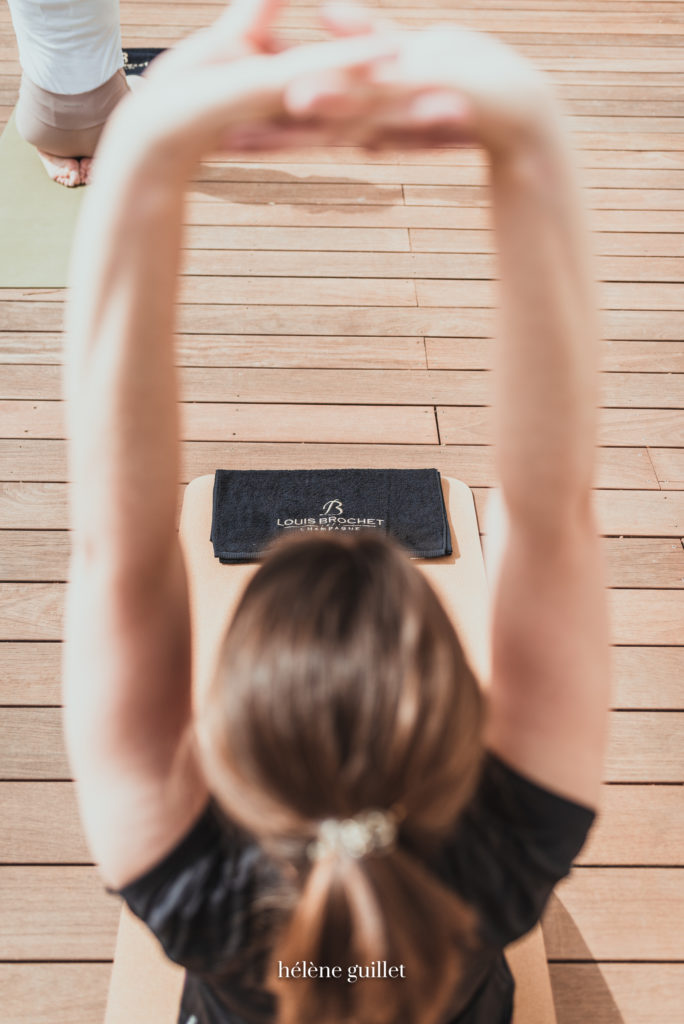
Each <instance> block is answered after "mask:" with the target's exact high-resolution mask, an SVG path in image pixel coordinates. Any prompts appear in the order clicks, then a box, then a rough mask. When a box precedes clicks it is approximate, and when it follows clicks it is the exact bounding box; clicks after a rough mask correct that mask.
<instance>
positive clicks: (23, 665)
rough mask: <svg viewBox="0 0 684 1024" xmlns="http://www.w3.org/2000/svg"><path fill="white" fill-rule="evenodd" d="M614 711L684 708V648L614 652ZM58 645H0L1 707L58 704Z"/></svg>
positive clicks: (50, 642)
mask: <svg viewBox="0 0 684 1024" xmlns="http://www.w3.org/2000/svg"><path fill="white" fill-rule="evenodd" d="M612 660H613V684H614V689H613V707H615V708H616V709H630V710H639V709H642V710H658V709H661V710H681V709H682V708H684V647H639V646H625V647H615V648H613V652H612ZM60 673H61V645H60V643H59V642H58V641H46V642H43V643H35V642H30V641H29V642H23V643H16V642H12V641H11V640H9V641H4V642H1V643H0V705H2V704H6V705H16V704H18V705H58V704H59V703H60V700H61V695H60Z"/></svg>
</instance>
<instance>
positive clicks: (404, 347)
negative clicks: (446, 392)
mask: <svg viewBox="0 0 684 1024" xmlns="http://www.w3.org/2000/svg"><path fill="white" fill-rule="evenodd" d="M63 347H64V341H63V338H62V336H61V335H59V334H56V333H54V332H49V331H48V332H45V333H40V332H38V331H5V332H0V363H3V364H5V365H6V364H8V363H23V364H36V363H41V364H54V363H56V364H61V362H62V349H63ZM671 347H674V346H671ZM175 352H176V362H177V364H178V365H180V366H212V367H216V366H232V367H238V366H254V367H257V366H262V367H290V368H293V367H298V368H302V369H316V368H318V369H326V368H327V369H332V368H352V367H353V368H354V369H355V370H359V369H360V370H364V369H389V370H416V369H419V370H423V369H426V360H425V347H424V343H423V339H422V338H421V337H416V338H411V337H396V336H395V337H393V338H379V337H377V336H376V337H371V336H366V337H364V336H360V337H345V336H338V337H335V336H333V337H300V336H298V335H290V336H288V335H283V336H281V337H274V336H273V335H269V334H264V335H234V334H222V335H219V334H206V335H202V334H192V335H189V334H179V335H177V337H176V340H175ZM682 365H683V367H684V359H682ZM669 368H672V369H677V367H676V366H675V367H668V369H669ZM4 372H5V371H4V370H3V375H4Z"/></svg>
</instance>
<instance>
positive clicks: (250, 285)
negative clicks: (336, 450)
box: [4, 193, 684, 312]
mask: <svg viewBox="0 0 684 1024" xmlns="http://www.w3.org/2000/svg"><path fill="white" fill-rule="evenodd" d="M683 194H684V193H683ZM285 267H286V264H285V263H283V268H285ZM414 289H415V292H414ZM4 291H5V293H6V299H7V301H9V302H11V301H25V300H26V299H29V298H30V295H31V293H30V291H29V290H27V289H19V288H15V289H10V288H7V289H4ZM416 294H417V296H418V303H417V304H418V305H419V306H421V307H424V308H429V307H437V308H442V309H451V308H453V307H459V308H461V307H464V306H468V307H470V308H475V309H479V308H484V309H489V308H493V307H495V306H496V304H497V301H498V286H497V284H496V283H495V282H493V281H488V280H479V279H476V280H470V279H468V278H465V279H464V278H455V279H453V280H445V279H440V278H436V279H433V280H423V279H415V280H410V279H395V278H392V277H383V278H358V279H357V278H332V277H331V278H329V277H325V276H324V277H312V278H306V277H279V276H277V277H217V276H209V275H205V276H202V275H198V276H186V277H182V278H181V279H180V287H179V299H180V302H181V304H184V305H185V306H186V307H188V308H189V309H192V308H193V306H206V305H213V304H220V305H222V306H232V305H243V304H245V303H248V304H250V305H253V306H262V305H270V304H272V303H274V302H275V303H277V304H278V305H280V306H286V307H287V306H301V305H309V306H312V307H316V306H334V307H340V306H345V305H348V306H353V307H357V306H358V305H359V304H361V305H363V306H368V307H377V306H391V307H399V308H401V307H402V306H408V307H411V306H415V305H416ZM41 298H42V299H43V300H44V301H46V302H50V301H54V302H57V303H60V305H61V304H62V302H63V291H62V290H61V289H59V290H54V291H47V290H46V291H44V292H43V293H42V296H41ZM599 300H600V306H601V309H603V310H660V311H661V312H665V311H667V310H681V309H683V308H684V284H679V283H672V282H667V281H666V282H652V281H633V282H628V283H624V282H619V281H618V282H611V281H609V282H604V283H603V284H602V285H601V286H600V288H599Z"/></svg>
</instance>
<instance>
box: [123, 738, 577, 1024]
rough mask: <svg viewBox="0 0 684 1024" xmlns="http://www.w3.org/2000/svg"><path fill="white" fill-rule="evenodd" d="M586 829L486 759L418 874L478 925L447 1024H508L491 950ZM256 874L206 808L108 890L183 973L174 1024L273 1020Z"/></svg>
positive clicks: (519, 930)
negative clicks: (172, 842) (468, 983)
mask: <svg viewBox="0 0 684 1024" xmlns="http://www.w3.org/2000/svg"><path fill="white" fill-rule="evenodd" d="M594 818H595V814H594V812H593V811H592V810H590V809H589V808H587V807H584V806H582V805H580V804H577V803H574V802H573V801H571V800H567V799H566V798H564V797H561V796H558V795H557V794H555V793H553V792H551V791H550V790H547V789H545V788H543V787H541V786H539V785H537V784H536V783H534V782H532V781H531V780H529V779H527V778H525V777H524V776H522V775H520V774H519V773H518V772H516V771H514V770H513V769H512V768H510V767H509V766H508V765H506V764H505V763H504V762H503V761H502V760H500V759H499V758H497V757H495V756H494V755H493V754H487V755H486V757H485V760H484V765H483V771H482V775H481V779H480V783H479V785H478V788H477V790H476V793H475V795H474V797H473V799H472V801H471V802H470V804H469V805H468V807H467V808H466V809H465V811H464V812H463V814H462V815H461V818H460V819H459V822H458V824H457V826H456V827H455V828H454V831H453V834H452V835H451V836H450V838H449V839H448V841H447V842H445V843H444V844H443V845H442V847H441V849H440V851H439V853H438V855H437V856H436V858H435V859H434V863H431V865H430V866H431V868H432V870H433V871H434V872H435V874H436V875H437V876H438V877H439V878H440V879H441V880H442V881H443V882H444V884H445V885H447V886H448V887H449V888H451V889H453V890H454V891H455V892H456V893H457V894H458V895H459V896H460V897H461V898H462V899H463V900H464V901H465V902H466V903H468V904H469V905H470V906H471V907H474V908H475V910H476V911H477V913H478V917H479V922H480V933H481V940H482V953H481V956H480V958H479V961H478V962H476V963H474V974H473V986H474V991H473V990H472V988H471V992H472V994H471V995H470V996H469V998H468V1002H467V1005H466V1006H465V1007H464V1008H463V1004H462V1003H461V1006H462V1008H461V1010H460V1011H459V1012H458V1013H456V1014H455V1015H453V1014H452V1015H451V1016H450V1017H449V1018H447V1020H448V1024H510V1021H511V1019H512V1014H513V991H514V984H513V978H512V976H511V973H510V970H509V968H508V965H507V963H506V960H505V958H504V955H503V949H504V947H505V946H507V945H508V944H509V943H510V942H512V941H513V940H514V939H517V938H519V937H520V936H522V935H524V934H525V932H527V931H529V930H530V928H532V926H533V925H534V924H535V923H536V922H537V921H538V920H539V917H540V916H541V914H542V911H543V909H544V907H545V905H546V901H547V899H548V897H549V895H550V894H551V891H552V890H553V888H554V886H555V885H556V883H557V882H558V881H559V880H560V879H561V878H563V877H564V876H565V875H567V874H568V872H569V871H570V868H571V866H572V862H573V860H574V858H575V857H576V856H577V854H578V852H579V851H580V849H581V847H582V845H583V843H584V841H585V838H586V835H587V832H588V831H589V828H590V827H591V825H592V823H593V821H594ZM271 870H272V869H271ZM268 872H269V867H268V865H267V862H266V861H265V858H264V856H263V854H262V851H261V849H260V847H259V845H258V844H257V843H256V842H255V841H254V839H252V838H251V837H249V836H248V835H247V834H246V833H244V832H242V831H241V830H239V829H238V828H237V827H236V826H235V825H233V824H231V823H229V822H226V820H225V818H223V817H222V815H221V814H220V813H219V812H218V811H217V810H216V808H215V807H214V806H213V805H212V804H209V806H208V807H207V809H206V810H205V811H204V813H203V814H202V816H201V817H200V818H199V820H198V821H197V822H196V823H195V825H194V826H193V827H192V828H191V830H190V831H189V832H188V833H187V835H186V836H185V837H184V838H183V839H182V840H181V841H180V842H179V843H178V844H177V845H176V847H175V848H174V849H173V850H171V852H170V853H168V854H167V855H166V856H165V857H164V859H163V860H162V861H161V862H160V863H158V864H157V865H156V866H155V867H153V868H152V869H151V870H150V871H148V872H146V873H145V875H143V876H142V877H140V878H138V879H136V880H135V881H133V882H131V883H130V884H129V885H127V886H125V887H124V888H123V889H121V890H120V894H121V896H122V897H123V898H124V900H125V901H126V903H127V904H128V906H129V907H130V908H131V910H132V911H133V913H134V914H136V915H137V916H138V917H139V918H141V919H142V920H143V921H145V922H146V924H147V925H148V927H149V928H150V929H151V931H152V932H153V933H154V934H155V935H156V936H157V938H158V939H159V941H160V942H161V944H162V946H163V948H164V950H165V952H166V954H167V956H168V957H169V958H170V959H171V960H174V961H175V962H176V963H179V964H182V965H183V966H184V967H186V968H187V974H186V981H185V987H184V990H183V998H182V1002H181V1008H180V1014H179V1017H178V1024H272V1022H273V1021H274V1020H275V1002H274V998H273V996H271V995H270V993H268V992H267V991H266V990H265V989H264V988H263V987H262V981H263V972H264V967H265V964H266V962H267V961H266V959H265V956H264V947H263V944H262V945H261V949H260V944H259V943H258V942H256V943H255V941H254V936H253V934H252V933H251V931H250V920H252V918H253V914H252V913H251V909H252V905H253V902H254V898H255V895H256V894H257V893H258V892H259V891H260V888H261V887H262V886H263V885H264V883H265V884H266V885H268Z"/></svg>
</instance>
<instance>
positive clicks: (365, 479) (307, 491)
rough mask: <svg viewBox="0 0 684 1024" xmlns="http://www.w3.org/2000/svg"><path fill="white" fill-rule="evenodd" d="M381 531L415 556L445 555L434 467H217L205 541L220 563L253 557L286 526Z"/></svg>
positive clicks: (447, 541)
mask: <svg viewBox="0 0 684 1024" xmlns="http://www.w3.org/2000/svg"><path fill="white" fill-rule="evenodd" d="M364 529H380V530H385V531H386V532H387V533H389V534H390V535H391V536H392V537H393V538H394V539H395V540H397V541H398V542H399V543H400V544H403V545H404V547H406V548H408V553H409V554H410V555H413V556H414V557H417V558H439V557H440V556H442V555H450V554H451V534H450V532H449V522H448V520H447V515H446V509H445V507H444V498H443V496H442V486H441V483H440V477H439V472H438V471H437V470H436V469H217V470H216V476H215V478H214V504H213V513H212V523H211V541H212V543H213V545H214V555H215V556H216V558H218V559H220V560H221V562H224V563H231V562H252V561H256V560H257V559H259V558H260V557H261V556H262V554H263V552H264V549H265V548H266V546H267V545H268V543H269V541H271V540H272V539H273V538H274V537H275V536H276V535H278V534H280V533H283V532H284V531H286V530H301V531H303V532H318V531H324V532H328V531H344V532H350V533H351V532H356V531H359V530H364Z"/></svg>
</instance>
